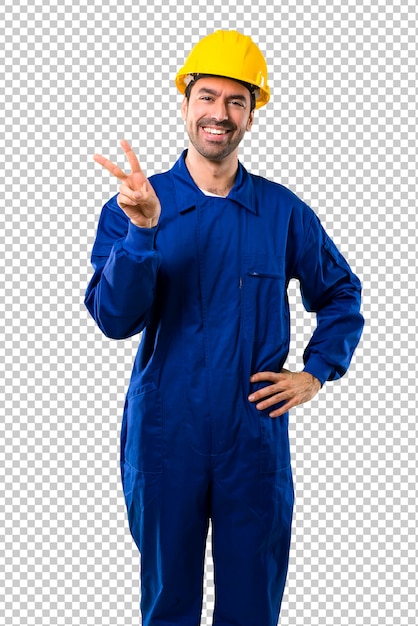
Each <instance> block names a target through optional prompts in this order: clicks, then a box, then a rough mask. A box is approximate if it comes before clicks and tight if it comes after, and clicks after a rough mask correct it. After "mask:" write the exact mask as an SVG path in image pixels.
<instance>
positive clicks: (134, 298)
mask: <svg viewBox="0 0 418 626" xmlns="http://www.w3.org/2000/svg"><path fill="white" fill-rule="evenodd" d="M121 144H122V147H123V149H124V151H125V154H126V155H127V157H128V160H129V162H130V164H131V167H132V174H131V175H129V176H128V175H126V174H125V173H124V172H123V171H122V170H120V169H119V168H118V167H117V166H116V165H114V164H113V163H111V162H110V161H108V160H107V159H105V158H104V157H102V156H100V155H95V157H94V159H95V160H96V162H98V163H100V164H101V165H103V167H105V169H107V170H108V171H109V172H111V173H112V174H113V175H114V176H116V177H117V178H119V179H120V180H122V181H123V184H122V185H121V186H120V194H119V195H118V196H117V201H116V202H115V199H112V200H110V201H109V202H108V203H107V204H106V205H105V206H104V207H103V210H102V214H101V217H100V220H99V225H98V230H97V236H96V241H95V244H94V247H93V253H92V259H91V260H92V265H93V267H94V269H95V272H94V275H93V277H92V279H91V281H90V284H89V286H88V288H87V291H86V296H85V305H86V307H87V309H88V310H89V312H90V314H91V315H92V317H93V318H94V319H95V321H96V322H97V324H98V326H99V327H100V329H101V330H102V331H103V332H104V334H105V335H107V336H109V337H112V338H114V339H122V338H126V337H129V336H131V335H133V334H135V333H138V332H140V331H141V330H142V329H143V328H144V327H145V326H146V325H147V323H148V321H149V317H150V313H151V309H152V306H153V303H154V296H155V285H156V279H157V273H158V268H159V255H158V253H157V252H156V250H155V248H154V240H155V234H156V230H157V228H156V224H157V223H158V219H159V215H160V211H161V207H160V203H159V200H158V198H157V196H156V194H155V192H154V190H153V189H152V186H151V185H150V183H149V181H148V180H147V179H146V177H145V175H144V173H143V172H142V170H141V168H140V166H139V163H138V160H137V158H136V156H135V155H134V153H133V152H132V150H131V148H130V146H129V144H128V143H127V142H124V141H122V142H121Z"/></svg>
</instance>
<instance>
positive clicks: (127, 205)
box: [93, 139, 161, 228]
mask: <svg viewBox="0 0 418 626" xmlns="http://www.w3.org/2000/svg"><path fill="white" fill-rule="evenodd" d="M120 145H121V146H122V149H123V151H124V153H125V154H126V157H127V159H128V161H129V164H130V166H131V170H132V171H131V173H130V174H125V172H123V171H122V170H121V169H120V167H118V166H117V165H115V164H114V163H112V161H109V159H106V158H105V157H103V156H102V155H101V154H95V155H94V156H93V159H94V160H95V161H96V163H99V165H102V166H103V167H104V168H105V169H106V170H107V171H108V172H110V173H111V174H113V176H116V178H118V179H119V180H120V181H122V184H121V185H120V187H119V195H118V197H117V202H118V205H119V206H120V208H121V209H122V211H124V213H126V215H127V216H128V217H129V219H130V220H131V222H133V223H134V224H135V225H136V226H139V227H141V228H152V227H154V226H156V225H157V224H158V220H159V217H160V213H161V205H160V201H159V200H158V197H157V195H156V193H155V191H154V189H153V188H152V185H151V184H150V182H149V181H148V179H147V177H146V176H145V174H144V172H143V171H142V169H141V166H140V165H139V161H138V159H137V157H136V155H135V153H134V151H133V150H132V148H131V146H130V145H129V143H128V142H127V141H125V139H122V140H121V142H120Z"/></svg>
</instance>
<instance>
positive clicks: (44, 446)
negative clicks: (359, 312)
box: [0, 0, 418, 626]
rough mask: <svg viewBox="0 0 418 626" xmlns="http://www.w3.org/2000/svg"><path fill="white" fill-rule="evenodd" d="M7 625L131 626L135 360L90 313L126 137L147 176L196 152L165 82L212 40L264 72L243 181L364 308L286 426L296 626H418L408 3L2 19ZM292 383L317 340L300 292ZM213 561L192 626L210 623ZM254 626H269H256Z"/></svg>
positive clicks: (412, 68) (177, 5)
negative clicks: (321, 250)
mask: <svg viewBox="0 0 418 626" xmlns="http://www.w3.org/2000/svg"><path fill="white" fill-rule="evenodd" d="M4 4H5V8H4V10H3V11H2V17H1V21H2V24H1V31H2V33H1V42H2V43H1V44H0V45H1V48H2V54H1V61H0V64H1V81H0V90H1V91H0V103H1V113H2V114H1V116H0V118H1V119H0V125H1V142H0V146H1V148H0V149H1V162H2V164H3V169H4V181H3V182H2V188H1V199H2V214H3V216H4V217H3V220H2V226H1V229H2V244H1V257H2V263H1V270H0V272H1V278H2V286H1V294H0V297H1V318H2V330H1V332H2V346H3V347H2V353H3V355H4V357H3V359H4V361H3V362H4V367H3V368H2V369H3V373H2V378H3V381H4V382H3V385H2V387H3V389H2V394H1V399H0V400H1V406H2V412H1V419H2V428H1V434H0V437H1V454H0V463H1V474H0V483H1V500H0V563H1V567H0V571H1V574H0V579H1V591H0V622H1V623H4V624H7V625H13V626H26V625H31V626H32V625H34V624H42V625H47V626H55V625H64V624H73V625H99V624H100V625H101V626H106V625H110V624H112V625H114V624H124V625H137V624H140V623H141V622H140V614H139V557H138V554H137V551H136V548H135V547H134V545H133V542H132V540H131V537H130V535H129V531H128V526H127V522H126V518H125V510H124V502H123V496H122V490H121V486H120V481H119V470H118V436H119V429H120V420H121V414H122V408H123V401H124V394H125V391H126V388H127V384H128V380H129V375H130V370H131V366H132V362H133V358H134V354H135V352H136V348H137V344H138V339H139V338H138V337H135V338H133V339H131V340H127V341H123V342H122V341H121V342H118V341H117V342H115V341H110V340H108V339H106V338H105V337H103V336H102V335H101V334H100V332H99V331H98V329H97V328H96V327H95V326H94V323H93V321H92V320H91V319H90V318H89V317H88V314H87V312H86V310H85V309H84V307H83V294H84V290H85V287H86V285H87V282H88V280H89V278H90V276H91V269H90V266H89V255H90V251H91V246H92V243H93V240H94V233H95V228H96V224H97V219H98V216H99V212H100V208H101V205H102V204H103V203H104V202H105V201H106V200H107V199H108V197H109V196H111V195H113V194H114V193H115V192H116V190H117V181H115V180H112V179H111V177H110V176H109V175H108V174H107V173H106V172H105V171H102V170H101V169H100V168H99V167H98V166H97V165H95V164H94V163H93V161H92V158H91V156H92V154H93V153H94V152H96V151H97V152H102V153H103V154H105V155H106V156H109V157H110V158H112V159H114V160H118V162H119V163H120V164H121V165H122V164H123V159H122V153H121V150H120V149H119V148H118V140H119V139H120V138H121V137H126V138H127V139H129V140H130V141H131V142H132V145H133V147H134V149H135V151H136V152H137V153H138V154H139V155H140V159H141V163H142V166H143V167H144V169H145V170H146V172H148V173H149V174H151V173H154V172H158V171H162V170H165V169H167V168H168V167H170V166H171V165H172V164H173V163H174V161H175V160H176V159H177V157H178V155H179V154H180V152H181V150H182V149H183V148H184V147H185V146H186V135H185V132H184V127H183V123H182V120H181V117H180V114H179V106H180V102H181V97H180V96H179V95H178V94H177V92H176V89H175V86H174V82H173V78H174V75H175V73H176V71H177V69H178V67H180V65H181V64H182V63H183V61H184V59H185V56H186V54H187V53H188V52H189V50H190V49H191V47H192V46H193V45H194V44H195V43H196V42H197V41H198V40H199V39H200V38H201V37H202V36H204V35H206V34H207V33H209V32H211V31H213V30H215V29H218V28H226V29H230V28H231V29H238V30H240V31H241V32H244V33H246V34H249V35H251V36H252V37H253V38H254V40H255V41H256V42H257V43H258V45H259V46H260V48H261V49H262V50H263V52H264V53H265V55H266V58H267V62H268V68H269V74H270V84H271V88H272V99H271V102H270V103H269V105H268V106H267V107H266V108H263V109H261V110H260V111H259V112H257V115H256V123H255V125H254V128H253V130H252V132H251V134H249V135H248V136H247V137H246V138H245V140H244V143H243V146H242V148H241V153H240V158H241V160H242V162H243V163H244V164H245V165H246V166H247V167H248V168H249V169H250V170H251V171H253V172H254V173H260V174H262V175H265V176H267V177H269V178H271V179H273V180H276V181H277V182H281V183H283V184H285V185H286V186H288V187H290V188H291V189H292V190H294V191H295V192H296V193H297V194H298V195H299V196H301V197H302V198H303V199H304V200H305V201H306V202H307V203H308V204H310V205H311V206H312V207H313V208H314V210H315V211H316V212H317V213H318V215H319V217H320V218H321V220H322V221H323V223H324V225H325V227H326V229H327V230H328V232H329V233H330V234H331V236H332V237H333V239H334V241H335V242H336V243H337V245H338V246H339V247H340V249H341V251H342V252H343V254H344V255H345V256H346V257H347V258H348V260H349V261H350V263H351V265H352V267H353V269H354V270H355V271H356V272H357V273H358V274H359V276H360V278H361V279H362V281H363V285H364V304H363V312H364V315H365V318H366V327H365V332H364V337H363V339H362V341H361V344H360V346H359V348H358V349H357V352H356V355H355V358H354V361H353V364H352V367H351V369H350V371H349V373H348V374H347V375H346V377H344V378H343V379H342V380H341V381H338V382H335V383H329V384H327V385H326V386H325V388H324V389H323V390H322V391H321V393H320V395H318V396H317V398H315V399H314V400H313V401H312V402H311V403H310V404H309V405H304V406H303V407H299V408H297V409H296V410H294V411H293V412H292V416H291V441H292V457H293V468H294V478H295V489H296V507H295V516H294V525H293V541H292V551H291V561H290V569H289V576H288V583H287V588H286V593H285V597H284V600H283V607H282V614H281V619H280V624H281V625H282V626H290V625H292V626H308V625H309V626H317V625H318V626H319V625H321V626H340V625H341V626H342V625H344V626H348V625H356V626H366V625H367V626H368V625H373V626H395V625H401V626H407V625H411V626H412V625H414V626H415V625H416V624H417V622H418V619H417V608H416V607H417V597H416V589H417V586H418V581H417V573H416V572H417V568H416V557H417V548H416V545H417V530H416V528H417V519H416V517H417V515H416V514H417V504H416V499H417V488H416V484H417V469H416V449H417V447H416V438H417V426H416V413H417V411H416V395H417V393H416V392H417V387H416V353H417V323H416V309H417V298H416V291H417V280H416V274H417V267H416V244H417V237H416V229H417V216H416V213H417V211H416V189H417V178H416V172H417V165H418V164H417V143H416V139H417V133H416V128H417V122H418V120H417V83H416V80H417V76H416V66H417V60H418V59H417V51H416V41H417V27H416V24H417V20H418V15H417V9H416V3H415V2H414V1H413V0H396V1H395V0H390V1H389V0H373V1H372V2H365V0H347V1H346V2H343V3H340V2H336V0H333V1H329V0H313V1H309V2H308V1H307V0H300V1H298V2H297V1H296V0H283V2H280V3H278V2H277V3H271V2H270V3H269V2H267V3H261V2H257V1H254V2H247V1H246V0H244V2H243V3H241V4H240V5H239V6H236V3H228V2H227V1H221V0H215V1H214V2H213V3H212V4H211V5H210V4H209V3H206V2H201V0H187V1H186V2H183V3H181V2H177V0H176V1H175V2H174V0H168V1H167V2H166V3H165V6H161V4H162V3H156V2H154V1H153V0H149V1H147V2H145V1H144V0H139V2H135V3H134V2H133V3H131V2H128V1H127V0H122V1H121V2H118V3H113V2H110V1H109V0H101V1H100V2H99V1H98V0H90V1H89V2H88V1H87V0H85V1H84V2H82V1H81V0H75V1H74V0H72V1H71V2H70V1H69V0H55V2H51V0H49V1H42V0H26V1H25V2H23V1H22V0H5V3H4ZM290 299H291V304H292V309H293V326H292V332H293V341H292V350H291V354H290V357H289V367H290V368H293V369H299V368H300V367H301V355H302V352H303V348H304V345H305V344H306V342H307V341H308V339H309V336H310V333H311V331H312V328H313V326H314V323H315V320H314V319H312V317H311V316H310V315H308V314H307V313H305V312H304V310H303V307H302V305H301V300H300V296H299V295H298V289H297V285H296V284H292V285H291V288H290ZM213 601H214V590H213V567H212V564H211V558H210V550H209V544H208V557H207V567H206V577H205V602H204V607H203V613H202V624H203V625H204V624H211V622H212V619H211V613H212V607H213ZM254 626H263V625H262V624H260V625H254Z"/></svg>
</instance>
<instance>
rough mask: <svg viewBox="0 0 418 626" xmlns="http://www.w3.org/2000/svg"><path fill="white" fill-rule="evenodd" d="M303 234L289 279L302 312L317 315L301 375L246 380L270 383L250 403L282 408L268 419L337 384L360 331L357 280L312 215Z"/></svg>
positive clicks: (281, 374)
mask: <svg viewBox="0 0 418 626" xmlns="http://www.w3.org/2000/svg"><path fill="white" fill-rule="evenodd" d="M304 232H306V235H305V236H304V237H303V241H302V242H301V243H302V248H301V252H300V254H299V256H298V259H297V262H296V264H295V267H294V276H295V277H296V278H298V279H299V280H300V285H301V294H302V300H303V304H304V306H305V308H306V310H308V311H312V312H315V313H316V316H317V327H316V329H315V331H314V333H313V335H312V337H311V340H310V341H309V344H308V346H307V347H306V349H305V352H304V355H303V360H304V364H305V367H304V371H303V372H288V371H286V370H282V372H279V373H277V372H258V373H257V374H254V375H253V376H252V377H251V382H253V383H255V382H268V383H270V385H268V386H266V387H264V388H263V389H260V390H258V391H257V392H255V393H253V394H251V395H250V397H249V400H250V402H257V403H258V404H257V405H256V406H257V408H258V409H259V410H263V409H266V408H269V407H273V406H274V405H276V404H277V403H279V402H281V403H283V404H282V406H281V407H280V408H278V409H275V410H273V411H272V412H271V413H270V417H279V416H280V415H283V414H284V413H285V412H286V411H288V410H289V409H290V408H292V407H294V406H297V405H298V404H302V403H303V402H307V401H309V400H311V399H312V398H313V397H314V396H315V395H316V394H317V393H318V391H319V389H320V388H321V386H322V385H323V384H324V383H325V381H326V380H335V379H337V378H340V377H341V376H342V375H343V374H344V373H345V371H346V370H347V368H348V366H349V364H350V361H351V358H352V356H353V353H354V350H355V348H356V346H357V344H358V342H359V340H360V336H361V333H362V330H363V324H364V320H363V317H362V315H361V314H360V296H361V285H360V281H359V279H358V278H357V276H355V275H354V274H353V272H352V271H351V269H350V267H349V265H348V264H347V262H346V261H345V259H344V258H343V257H342V255H341V254H340V253H339V252H338V250H337V248H336V246H335V245H334V244H333V242H332V241H331V239H330V238H329V237H328V235H327V234H326V233H325V231H324V229H323V228H322V226H321V225H320V222H319V220H318V218H317V217H316V216H315V215H314V214H312V218H311V220H310V224H309V227H308V228H307V229H306V231H304Z"/></svg>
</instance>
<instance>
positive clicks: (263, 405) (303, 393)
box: [248, 369, 321, 417]
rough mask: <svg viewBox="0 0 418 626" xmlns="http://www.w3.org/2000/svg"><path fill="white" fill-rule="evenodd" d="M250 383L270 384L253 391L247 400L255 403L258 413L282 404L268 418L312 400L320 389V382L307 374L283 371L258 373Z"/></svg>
mask: <svg viewBox="0 0 418 626" xmlns="http://www.w3.org/2000/svg"><path fill="white" fill-rule="evenodd" d="M250 381H251V382H252V383H263V382H268V383H271V384H270V385H267V386H266V387H263V388H262V389H259V390H258V391H255V392H254V393H252V394H251V395H250V396H248V400H249V401H250V402H257V403H258V404H257V405H256V408H257V409H259V410H260V411H262V410H264V409H268V408H269V407H271V406H273V405H275V404H278V403H279V402H284V404H283V405H282V406H281V407H280V408H278V409H276V410H274V411H272V412H271V413H269V416H270V417H279V416H280V415H283V414H284V413H286V412H287V411H288V410H289V409H291V408H293V407H295V406H298V405H299V404H303V403H304V402H308V401H309V400H312V398H313V397H314V396H316V394H317V393H318V391H319V390H320V389H321V383H320V381H319V380H318V379H317V378H315V376H313V375H312V374H309V373H308V372H289V371H288V370H285V369H283V370H282V371H281V372H279V373H277V372H258V373H257V374H253V376H251V378H250Z"/></svg>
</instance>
